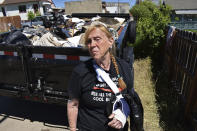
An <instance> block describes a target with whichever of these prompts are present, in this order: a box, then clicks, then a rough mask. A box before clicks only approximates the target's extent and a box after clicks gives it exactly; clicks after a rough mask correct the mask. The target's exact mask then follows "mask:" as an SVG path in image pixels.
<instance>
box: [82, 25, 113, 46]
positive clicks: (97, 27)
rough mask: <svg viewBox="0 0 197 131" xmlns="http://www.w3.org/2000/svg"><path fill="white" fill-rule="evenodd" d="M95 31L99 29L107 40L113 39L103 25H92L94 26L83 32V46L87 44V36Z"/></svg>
mask: <svg viewBox="0 0 197 131" xmlns="http://www.w3.org/2000/svg"><path fill="white" fill-rule="evenodd" d="M95 29H100V30H101V31H102V32H104V33H105V34H106V36H107V38H112V37H113V36H112V34H111V32H109V30H108V29H107V27H106V26H105V25H103V24H94V25H91V26H90V27H89V28H88V29H87V30H86V32H85V45H87V43H88V36H89V35H90V33H91V32H92V31H93V30H95Z"/></svg>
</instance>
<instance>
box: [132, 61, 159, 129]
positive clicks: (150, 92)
mask: <svg viewBox="0 0 197 131" xmlns="http://www.w3.org/2000/svg"><path fill="white" fill-rule="evenodd" d="M152 75H153V74H152V72H151V59H150V58H145V59H139V60H135V62H134V88H135V90H136V92H137V93H138V94H139V96H140V98H141V100H142V105H143V107H144V128H145V131H161V130H162V129H161V127H160V126H159V114H158V107H157V104H156V98H155V89H154V86H155V83H154V81H153V80H152Z"/></svg>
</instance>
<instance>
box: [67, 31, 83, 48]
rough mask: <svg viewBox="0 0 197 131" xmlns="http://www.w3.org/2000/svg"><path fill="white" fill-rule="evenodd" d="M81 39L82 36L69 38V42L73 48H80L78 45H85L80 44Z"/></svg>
mask: <svg viewBox="0 0 197 131" xmlns="http://www.w3.org/2000/svg"><path fill="white" fill-rule="evenodd" d="M81 37H82V34H81V35H79V36H74V37H70V38H67V40H68V41H69V42H70V43H72V45H73V47H78V45H83V43H80V40H81Z"/></svg>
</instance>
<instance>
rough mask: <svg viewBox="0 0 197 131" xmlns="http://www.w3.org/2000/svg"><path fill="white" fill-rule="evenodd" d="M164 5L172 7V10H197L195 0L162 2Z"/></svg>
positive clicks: (167, 0) (166, 0)
mask: <svg viewBox="0 0 197 131" xmlns="http://www.w3.org/2000/svg"><path fill="white" fill-rule="evenodd" d="M164 1H165V3H166V4H168V5H170V6H172V8H173V9H175V10H178V9H197V1H196V0H164Z"/></svg>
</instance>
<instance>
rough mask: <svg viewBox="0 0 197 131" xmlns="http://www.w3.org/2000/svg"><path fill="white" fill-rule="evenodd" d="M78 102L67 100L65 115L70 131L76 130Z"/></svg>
mask: <svg viewBox="0 0 197 131" xmlns="http://www.w3.org/2000/svg"><path fill="white" fill-rule="evenodd" d="M78 106H79V101H78V100H77V99H72V100H68V103H67V115H68V122H69V127H70V131H76V130H77V115H78Z"/></svg>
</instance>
